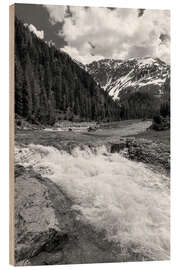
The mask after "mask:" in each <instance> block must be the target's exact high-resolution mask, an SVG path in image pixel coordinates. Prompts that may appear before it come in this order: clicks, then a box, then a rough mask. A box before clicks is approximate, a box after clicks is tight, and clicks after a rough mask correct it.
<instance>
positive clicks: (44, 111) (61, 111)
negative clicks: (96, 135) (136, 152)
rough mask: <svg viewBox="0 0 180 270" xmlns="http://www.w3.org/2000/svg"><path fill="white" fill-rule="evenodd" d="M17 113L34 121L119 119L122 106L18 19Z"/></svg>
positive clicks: (50, 122) (16, 35)
mask: <svg viewBox="0 0 180 270" xmlns="http://www.w3.org/2000/svg"><path fill="white" fill-rule="evenodd" d="M15 113H16V115H18V116H21V117H23V118H24V119H26V120H27V121H29V122H31V123H36V124H38V123H41V124H50V125H52V124H54V123H55V122H56V121H58V120H65V119H67V120H110V121H111V120H119V119H120V107H119V106H118V105H117V103H116V102H114V101H113V100H112V98H111V97H110V96H109V95H108V93H106V92H104V90H103V89H101V88H100V87H99V86H97V84H96V82H95V81H94V79H93V78H92V77H91V76H90V75H89V74H88V73H87V72H86V71H85V70H83V69H82V68H80V67H79V66H78V65H77V64H76V63H74V61H72V59H71V58H70V56H69V55H67V54H65V53H63V52H60V50H58V49H57V48H55V47H54V46H49V45H48V44H47V43H45V42H44V41H42V40H40V39H38V38H37V37H36V36H35V35H34V34H33V33H32V32H30V31H29V29H28V27H27V26H24V24H23V23H22V22H21V21H20V20H19V19H18V18H16V19H15Z"/></svg>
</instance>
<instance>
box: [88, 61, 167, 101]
mask: <svg viewBox="0 0 180 270" xmlns="http://www.w3.org/2000/svg"><path fill="white" fill-rule="evenodd" d="M85 69H86V71H88V72H89V74H90V75H91V76H92V77H93V78H94V79H95V81H96V82H97V83H98V84H99V85H100V86H101V87H102V88H103V89H104V90H105V91H107V92H108V93H109V95H110V96H112V97H113V99H114V100H117V99H120V98H121V93H124V92H127V91H133V90H134V91H138V90H140V91H145V90H147V89H148V91H151V90H152V91H151V92H152V93H153V95H156V96H160V95H163V86H164V83H165V81H166V78H167V77H169V76H170V66H169V65H167V64H166V63H165V62H163V61H161V60H160V59H158V58H151V57H145V58H131V59H128V60H125V61H122V60H114V59H102V60H99V61H94V62H92V63H90V64H88V65H86V66H85ZM129 89H131V90H129Z"/></svg>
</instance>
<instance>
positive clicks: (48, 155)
mask: <svg viewBox="0 0 180 270" xmlns="http://www.w3.org/2000/svg"><path fill="white" fill-rule="evenodd" d="M15 157H16V162H17V163H20V164H23V165H24V166H30V165H31V166H33V168H34V169H35V170H36V171H38V172H40V173H41V175H42V176H45V177H48V178H49V179H51V180H52V181H53V182H55V183H56V184H58V185H59V186H60V187H61V189H62V190H64V192H66V194H67V195H68V196H69V197H70V198H71V199H72V201H73V202H74V204H73V209H74V210H75V211H76V212H77V218H78V219H79V220H81V221H82V222H86V223H88V224H91V225H92V226H93V227H94V228H95V229H96V231H97V232H98V231H104V232H105V235H106V239H107V240H108V241H114V242H116V243H117V244H120V245H121V247H123V248H131V249H133V252H136V253H139V254H143V255H144V256H146V257H148V258H150V259H152V260H165V259H168V258H169V234H170V232H169V231H170V228H169V220H170V218H169V188H168V186H169V179H168V178H167V177H165V176H162V175H160V174H157V173H154V172H152V171H151V170H150V169H148V168H147V167H146V166H145V165H143V164H141V163H137V162H133V161H130V160H128V159H126V158H124V157H122V156H121V155H119V154H117V153H114V154H110V153H108V152H107V150H106V148H105V147H100V148H98V149H97V152H96V153H93V152H92V151H91V150H90V149H89V148H87V149H85V150H80V149H78V148H76V149H74V151H73V152H72V154H69V153H67V152H64V151H59V150H57V149H56V148H54V147H45V146H41V145H29V146H28V147H24V148H19V147H16V149H15Z"/></svg>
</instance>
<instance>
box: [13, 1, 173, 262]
mask: <svg viewBox="0 0 180 270" xmlns="http://www.w3.org/2000/svg"><path fill="white" fill-rule="evenodd" d="M92 4H93V3H92ZM10 17H11V31H10V35H11V41H10V42H11V68H12V71H11V106H12V108H11V109H12V111H11V119H12V123H11V124H12V139H11V140H12V141H11V143H12V144H11V146H12V164H11V165H12V169H11V170H12V173H11V180H10V181H11V201H10V202H11V208H12V209H11V220H10V221H11V234H10V238H11V239H10V241H11V254H10V257H11V264H13V265H16V266H35V265H63V264H88V263H112V262H119V263H121V262H140V261H168V260H170V123H171V121H170V119H171V117H170V109H171V106H170V84H171V71H170V69H171V68H170V63H171V61H170V42H171V41H170V40H171V34H170V10H168V9H163V7H162V9H145V8H119V7H93V6H72V5H46V4H44V5H43V4H20V3H17V4H14V5H12V6H10Z"/></svg>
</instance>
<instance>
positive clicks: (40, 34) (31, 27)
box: [25, 24, 44, 39]
mask: <svg viewBox="0 0 180 270" xmlns="http://www.w3.org/2000/svg"><path fill="white" fill-rule="evenodd" d="M25 26H27V27H28V28H29V30H30V31H31V32H33V33H34V34H35V35H36V36H37V37H38V38H40V39H44V31H43V30H37V28H36V27H35V26H34V25H33V24H30V25H28V24H25Z"/></svg>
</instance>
